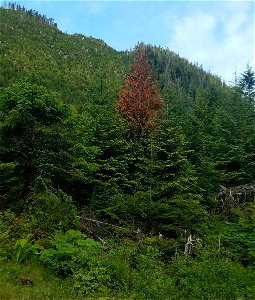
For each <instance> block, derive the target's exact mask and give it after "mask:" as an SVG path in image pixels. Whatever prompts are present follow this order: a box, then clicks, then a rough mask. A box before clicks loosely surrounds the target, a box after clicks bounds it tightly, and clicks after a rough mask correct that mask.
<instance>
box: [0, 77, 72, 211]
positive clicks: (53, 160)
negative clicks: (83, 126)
mask: <svg viewBox="0 0 255 300" xmlns="http://www.w3.org/2000/svg"><path fill="white" fill-rule="evenodd" d="M0 106H1V115H0V117H1V123H0V124H1V126H0V161H1V169H5V171H6V176H7V178H4V180H3V182H2V184H3V190H4V191H5V194H4V195H3V194H2V195H1V197H2V198H3V197H4V199H2V200H3V201H5V202H8V201H14V202H15V201H18V200H22V199H23V200H24V199H26V198H27V197H28V196H29V195H30V194H31V192H32V189H33V186H34V185H35V183H36V182H37V181H38V180H37V179H38V178H40V180H39V181H40V182H41V184H40V185H41V186H44V188H50V187H51V186H55V187H61V184H63V180H64V178H66V176H69V175H70V168H71V161H72V159H73V157H72V148H73V147H72V146H73V145H72V143H71V140H70V136H68V134H67V130H66V129H67V127H66V124H65V122H66V120H67V119H68V114H69V110H68V107H67V106H66V105H63V104H61V102H60V99H59V95H58V94H56V93H53V92H50V93H49V92H47V90H46V89H45V88H44V87H42V86H38V85H34V84H29V83H17V84H14V85H13V86H11V87H9V88H6V89H4V90H2V93H1V97H0ZM10 172H11V174H12V178H13V179H12V181H14V182H16V183H17V182H18V185H11V186H8V185H9V184H10V178H8V174H9V173H10ZM7 186H8V188H9V192H8V193H7V192H6V191H7ZM23 200H22V201H23ZM22 201H21V202H20V201H19V204H22ZM8 206H9V204H8Z"/></svg>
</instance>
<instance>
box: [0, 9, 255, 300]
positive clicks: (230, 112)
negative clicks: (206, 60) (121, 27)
mask: <svg viewBox="0 0 255 300" xmlns="http://www.w3.org/2000/svg"><path fill="white" fill-rule="evenodd" d="M254 117H255V73H254V71H253V70H252V69H251V68H250V67H249V66H248V65H247V69H246V70H245V71H244V72H243V73H242V74H240V75H239V76H238V77H237V78H236V79H235V83H233V85H232V86H229V85H226V84H225V83H224V82H222V81H221V79H220V78H218V77H216V76H213V75H211V74H210V73H206V72H205V71H203V69H202V67H199V66H198V65H194V64H192V63H190V62H189V61H188V60H186V59H184V58H181V57H179V55H177V54H176V53H174V52H172V51H170V50H169V49H163V48H160V47H156V46H152V45H145V44H143V43H140V44H138V45H136V46H135V48H134V50H133V51H123V52H118V51H116V50H114V49H112V48H111V47H109V46H108V45H106V44H105V43H104V42H103V41H102V40H98V39H95V38H92V37H86V36H83V35H81V34H74V35H68V34H65V33H63V32H61V31H60V30H59V29H58V28H57V24H56V23H55V22H54V20H53V19H52V18H47V17H46V16H42V15H40V14H39V13H38V12H36V11H33V10H29V11H28V10H26V9H25V8H23V7H21V6H19V5H16V4H14V3H11V4H8V5H5V7H2V8H0V248H1V252H0V260H1V267H0V279H1V280H0V299H46V298H47V299H87V298H88V299H99V298H100V297H108V298H107V299H162V300H163V299H164V300H165V299H255V284H254V282H255V273H254V266H255V204H254V200H255V122H254ZM86 297H87V298H86ZM100 299H103V298H100Z"/></svg>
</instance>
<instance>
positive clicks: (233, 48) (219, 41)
mask: <svg viewBox="0 0 255 300" xmlns="http://www.w3.org/2000/svg"><path fill="white" fill-rule="evenodd" d="M251 9H253V5H252V4H251V3H246V2H243V1H242V2H241V1H239V2H225V3H223V2H221V3H214V4H213V5H212V3H211V4H210V5H208V7H206V5H203V6H201V7H200V8H199V6H198V5H196V6H195V7H194V8H193V9H190V10H187V11H186V12H185V13H184V14H183V15H182V16H181V17H179V18H177V17H175V18H174V19H173V18H171V26H170V24H169V28H171V37H170V39H169V44H168V47H169V48H170V49H172V50H174V51H176V52H178V53H179V54H180V55H181V56H184V57H186V58H188V59H189V60H190V61H192V62H198V63H199V64H202V65H203V66H204V69H205V70H210V71H211V72H212V73H213V74H217V75H219V76H221V77H222V78H223V79H224V80H226V82H230V81H231V80H233V78H234V75H233V73H234V72H235V69H237V73H240V72H242V71H243V70H244V69H245V67H246V64H247V62H248V61H249V62H250V64H253V63H254V26H253V25H254V20H253V14H252V13H251V11H250V10H251Z"/></svg>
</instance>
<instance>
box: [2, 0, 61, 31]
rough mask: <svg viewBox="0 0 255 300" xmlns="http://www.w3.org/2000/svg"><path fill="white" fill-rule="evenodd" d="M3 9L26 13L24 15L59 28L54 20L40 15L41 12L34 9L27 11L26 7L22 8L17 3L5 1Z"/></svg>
mask: <svg viewBox="0 0 255 300" xmlns="http://www.w3.org/2000/svg"><path fill="white" fill-rule="evenodd" d="M2 7H3V8H5V9H11V10H15V11H20V12H24V13H26V14H28V15H29V16H32V17H36V19H37V20H39V21H41V22H43V23H46V24H49V25H51V26H54V27H56V28H57V27H58V24H57V23H55V21H54V19H53V18H47V17H46V16H45V15H41V14H39V12H38V11H36V10H34V9H26V8H25V7H24V6H21V5H20V4H18V3H16V2H8V3H7V2H6V1H4V3H3V5H2Z"/></svg>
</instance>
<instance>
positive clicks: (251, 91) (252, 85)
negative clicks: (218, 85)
mask: <svg viewBox="0 0 255 300" xmlns="http://www.w3.org/2000/svg"><path fill="white" fill-rule="evenodd" d="M238 86H239V87H240V88H241V90H242V91H243V93H244V95H245V96H247V97H248V99H249V100H250V101H251V100H254V97H255V72H254V71H253V70H252V68H251V67H250V66H249V65H247V67H246V70H245V71H244V72H243V73H242V74H241V76H240V78H239V81H238Z"/></svg>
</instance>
